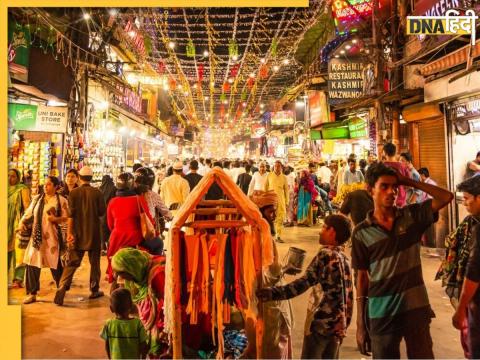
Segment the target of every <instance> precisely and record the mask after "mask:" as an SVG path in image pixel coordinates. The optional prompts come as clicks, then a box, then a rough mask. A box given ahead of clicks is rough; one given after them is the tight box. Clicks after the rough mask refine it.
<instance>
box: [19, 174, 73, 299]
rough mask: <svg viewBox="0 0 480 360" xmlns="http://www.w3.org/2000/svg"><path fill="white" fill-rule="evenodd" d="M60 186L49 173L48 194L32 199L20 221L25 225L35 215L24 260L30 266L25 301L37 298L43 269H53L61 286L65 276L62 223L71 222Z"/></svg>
mask: <svg viewBox="0 0 480 360" xmlns="http://www.w3.org/2000/svg"><path fill="white" fill-rule="evenodd" d="M59 185H60V181H59V180H58V179H57V178H56V177H54V176H49V177H48V178H47V179H46V180H45V185H44V193H43V194H42V195H38V196H37V197H36V198H35V199H34V200H33V201H32V203H31V204H30V206H29V207H28V209H27V211H26V212H25V214H24V216H23V217H22V219H21V220H20V226H23V221H24V220H25V219H27V218H29V217H31V216H32V215H33V227H32V236H31V237H30V241H29V242H28V245H27V248H26V249H25V257H24V259H23V261H24V263H25V264H26V266H27V276H26V292H27V297H26V298H25V300H24V301H23V303H24V304H30V303H33V302H35V301H36V300H37V292H38V291H39V290H40V271H41V269H42V268H50V270H51V272H52V276H53V279H54V280H55V283H56V285H57V287H58V284H59V281H60V277H61V276H62V271H63V267H62V263H61V252H62V250H63V249H64V248H65V247H64V243H63V239H62V232H61V229H60V224H63V223H65V222H66V221H67V218H68V202H67V199H65V198H64V197H63V196H61V195H59V194H57V193H56V190H57V188H58V186H59Z"/></svg>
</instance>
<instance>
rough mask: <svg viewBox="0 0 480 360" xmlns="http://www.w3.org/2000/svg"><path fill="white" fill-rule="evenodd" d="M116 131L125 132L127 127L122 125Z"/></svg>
mask: <svg viewBox="0 0 480 360" xmlns="http://www.w3.org/2000/svg"><path fill="white" fill-rule="evenodd" d="M118 132H119V133H120V134H125V133H126V132H127V128H126V127H125V126H122V127H121V128H120V129H118Z"/></svg>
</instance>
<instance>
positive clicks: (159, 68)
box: [157, 60, 166, 75]
mask: <svg viewBox="0 0 480 360" xmlns="http://www.w3.org/2000/svg"><path fill="white" fill-rule="evenodd" d="M165 68H166V66H165V62H164V61H163V60H159V61H158V65H157V72H158V73H159V74H160V75H162V74H163V73H164V72H165Z"/></svg>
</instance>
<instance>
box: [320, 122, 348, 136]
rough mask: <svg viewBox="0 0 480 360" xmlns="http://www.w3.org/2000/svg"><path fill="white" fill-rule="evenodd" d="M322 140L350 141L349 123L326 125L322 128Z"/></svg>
mask: <svg viewBox="0 0 480 360" xmlns="http://www.w3.org/2000/svg"><path fill="white" fill-rule="evenodd" d="M321 133H322V139H326V140H329V139H330V140H333V139H349V138H350V132H349V130H348V121H336V122H331V123H326V124H323V125H322V128H321Z"/></svg>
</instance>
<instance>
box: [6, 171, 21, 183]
mask: <svg viewBox="0 0 480 360" xmlns="http://www.w3.org/2000/svg"><path fill="white" fill-rule="evenodd" d="M21 180H22V176H21V175H20V171H18V170H17V169H10V170H8V184H9V185H10V186H15V185H17V184H19V183H20V181H21Z"/></svg>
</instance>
